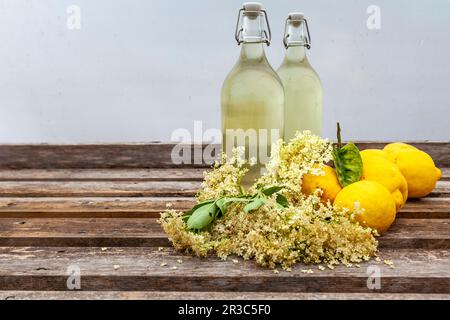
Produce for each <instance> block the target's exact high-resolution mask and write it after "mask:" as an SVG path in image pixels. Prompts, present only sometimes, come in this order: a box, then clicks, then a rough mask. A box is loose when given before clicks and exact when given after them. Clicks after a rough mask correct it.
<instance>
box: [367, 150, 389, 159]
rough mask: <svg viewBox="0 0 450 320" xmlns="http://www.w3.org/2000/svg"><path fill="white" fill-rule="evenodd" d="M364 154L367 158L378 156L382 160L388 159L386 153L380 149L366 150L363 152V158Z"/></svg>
mask: <svg viewBox="0 0 450 320" xmlns="http://www.w3.org/2000/svg"><path fill="white" fill-rule="evenodd" d="M363 154H364V155H366V156H378V157H382V158H387V157H386V153H385V152H384V151H383V150H380V149H365V150H363V151H361V156H362V155H363Z"/></svg>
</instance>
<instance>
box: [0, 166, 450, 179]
mask: <svg viewBox="0 0 450 320" xmlns="http://www.w3.org/2000/svg"><path fill="white" fill-rule="evenodd" d="M205 170H208V169H205V168H167V169H161V168H154V169H133V168H130V169H119V168H115V169H12V170H11V169H0V181H199V180H202V179H203V172H204V171H205ZM441 171H442V178H441V180H443V181H448V180H450V168H441Z"/></svg>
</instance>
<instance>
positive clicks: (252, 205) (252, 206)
mask: <svg viewBox="0 0 450 320" xmlns="http://www.w3.org/2000/svg"><path fill="white" fill-rule="evenodd" d="M266 202H267V200H266V199H263V198H256V199H254V200H253V201H252V202H249V203H248V204H247V205H246V206H245V207H244V212H245V213H249V212H252V211H254V210H258V209H259V208H261V206H263V205H264V204H265V203H266Z"/></svg>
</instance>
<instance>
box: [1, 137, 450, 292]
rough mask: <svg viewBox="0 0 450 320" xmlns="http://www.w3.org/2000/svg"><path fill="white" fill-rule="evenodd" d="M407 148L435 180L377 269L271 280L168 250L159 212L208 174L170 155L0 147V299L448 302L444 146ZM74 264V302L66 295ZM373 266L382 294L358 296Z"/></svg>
mask: <svg viewBox="0 0 450 320" xmlns="http://www.w3.org/2000/svg"><path fill="white" fill-rule="evenodd" d="M359 145H360V146H361V147H362V148H372V147H382V145H383V144H381V143H359ZM416 145H417V146H419V147H420V148H422V149H424V150H426V151H428V152H429V153H430V154H432V156H433V157H434V158H435V159H436V162H437V164H438V165H439V166H441V167H442V169H443V170H442V171H443V177H442V179H441V181H440V182H439V183H438V185H437V187H436V189H435V190H434V191H433V193H432V194H431V195H430V196H429V197H427V198H425V199H419V200H413V201H410V202H408V203H407V205H406V207H405V208H404V209H403V210H402V211H401V212H400V213H399V214H398V219H397V220H396V222H395V224H394V225H393V226H392V228H391V229H390V230H389V232H388V233H386V234H385V235H384V236H383V237H380V238H379V242H380V257H381V259H382V260H381V261H380V262H377V261H375V260H372V261H370V262H369V263H365V264H361V265H360V266H355V267H352V268H347V267H343V266H339V267H336V268H335V269H333V270H331V269H328V268H327V269H326V270H325V271H321V270H319V269H318V268H317V266H305V265H297V266H296V267H295V268H293V270H292V271H291V272H287V271H282V270H281V269H280V270H279V274H275V273H273V272H272V271H271V270H267V269H263V268H260V267H258V266H257V265H256V264H255V263H254V262H252V261H243V260H242V259H239V258H238V259H236V260H235V261H233V260H234V258H230V259H228V260H227V261H220V260H219V259H217V258H215V257H210V258H207V259H199V258H196V257H192V256H190V255H186V254H184V253H180V252H176V251H175V250H174V249H173V248H172V247H171V246H170V242H169V241H168V239H167V237H166V235H165V234H164V232H163V231H162V230H161V227H160V226H159V225H158V224H157V222H156V220H157V218H158V216H159V212H161V211H162V210H164V209H165V207H166V204H167V203H171V204H172V207H173V208H176V209H179V210H186V209H188V208H190V207H191V206H192V205H193V203H194V198H193V196H194V195H195V192H196V190H197V188H198V187H199V185H200V183H201V179H202V174H203V171H204V168H205V165H204V164H200V165H195V166H176V167H175V166H173V165H171V161H170V150H171V148H172V147H173V145H170V144H160V143H157V144H149V145H144V144H130V145H82V146H50V145H33V146H27V145H23V146H17V145H2V146H0V299H100V298H110V299H189V298H194V299H235V298H237V299H280V298H281V299H450V219H449V218H450V170H449V169H448V168H449V167H450V143H416ZM384 259H388V260H392V261H393V262H394V265H395V268H391V267H389V266H388V265H386V264H384V263H383V260H384ZM236 261H237V263H236ZM74 265H76V266H78V267H80V270H81V286H82V291H77V292H75V291H69V290H68V289H67V287H66V281H67V278H68V273H67V268H68V267H69V266H74ZM372 265H374V266H378V267H379V268H380V272H381V289H380V290H369V289H368V288H367V285H366V283H367V277H368V275H367V267H368V266H372ZM305 269H312V270H313V271H314V273H312V274H307V273H304V272H302V271H304V270H305Z"/></svg>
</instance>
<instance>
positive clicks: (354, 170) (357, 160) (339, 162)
mask: <svg viewBox="0 0 450 320" xmlns="http://www.w3.org/2000/svg"><path fill="white" fill-rule="evenodd" d="M340 132H341V127H340V125H339V123H338V146H335V147H334V148H333V160H334V166H335V168H336V174H337V177H338V180H339V183H340V184H341V186H342V187H346V186H348V185H349V184H352V183H354V182H357V181H359V180H360V179H361V176H362V170H363V163H362V159H361V154H360V152H359V149H358V147H357V146H356V145H355V144H354V143H348V144H346V145H345V146H343V147H341V134H340Z"/></svg>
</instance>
